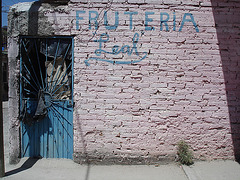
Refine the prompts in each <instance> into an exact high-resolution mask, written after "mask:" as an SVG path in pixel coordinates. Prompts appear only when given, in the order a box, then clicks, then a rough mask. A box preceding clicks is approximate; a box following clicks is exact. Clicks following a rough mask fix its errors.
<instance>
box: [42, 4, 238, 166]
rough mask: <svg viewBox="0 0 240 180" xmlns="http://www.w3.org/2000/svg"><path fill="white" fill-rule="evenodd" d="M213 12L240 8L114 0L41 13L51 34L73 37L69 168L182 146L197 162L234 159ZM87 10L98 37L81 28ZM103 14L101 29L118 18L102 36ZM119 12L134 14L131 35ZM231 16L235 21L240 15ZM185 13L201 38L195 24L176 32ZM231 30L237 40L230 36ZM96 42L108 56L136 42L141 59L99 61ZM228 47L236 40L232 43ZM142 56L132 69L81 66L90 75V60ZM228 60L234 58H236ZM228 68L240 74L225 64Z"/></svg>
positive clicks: (106, 64)
mask: <svg viewBox="0 0 240 180" xmlns="http://www.w3.org/2000/svg"><path fill="white" fill-rule="evenodd" d="M220 4H221V6H222V7H224V8H227V9H229V8H230V4H231V9H234V8H236V9H238V10H239V8H240V6H239V3H236V2H235V3H234V2H232V3H224V2H221V3H218V2H217V1H216V2H215V1H212V2H211V1H210V0H206V1H200V0H186V1H184V2H183V1H180V0H171V1H169V0H162V1H159V0H142V1H137V0H121V1H117V0H116V1H115V0H114V1H113V2H112V3H110V1H107V0H91V1H81V2H80V1H77V0H72V1H71V2H70V3H69V5H68V6H62V7H61V6H59V7H57V8H55V9H52V10H49V11H46V12H45V15H46V16H47V17H48V19H49V21H52V22H53V27H54V29H55V30H56V35H75V38H74V40H75V43H74V45H75V48H74V56H75V59H74V76H75V77H74V101H75V109H74V152H75V159H76V161H77V160H78V159H80V161H81V158H82V159H83V158H84V157H85V158H90V159H92V158H93V159H94V158H97V159H99V160H102V159H104V158H106V159H107V158H109V159H111V158H112V159H114V158H116V159H121V158H140V159H141V158H143V159H149V158H150V159H151V158H153V159H154V158H156V159H160V158H162V157H166V158H167V157H173V156H174V155H175V154H176V143H177V142H178V141H180V140H185V141H186V142H188V143H189V145H190V146H191V147H192V149H193V151H194V155H195V157H196V158H200V159H232V158H233V155H234V152H233V142H232V137H231V126H230V120H231V119H230V117H229V109H228V101H227V100H228V99H229V98H230V96H228V97H227V95H226V85H225V84H226V83H225V79H224V77H225V76H224V73H223V68H224V67H223V63H222V54H221V51H220V50H221V49H220V46H219V39H218V34H217V29H216V28H215V23H216V22H218V19H215V18H216V16H214V15H213V13H214V12H213V6H214V7H217V6H220ZM212 5H213V6H212ZM225 10H226V9H225ZM78 11H85V13H81V14H78V15H79V16H78V17H82V18H83V19H82V20H76V13H77V12H78ZM89 11H95V12H97V13H98V14H99V18H98V22H99V29H98V30H95V26H94V24H92V26H91V29H89V19H88V18H89ZM104 11H108V23H109V25H113V24H114V23H115V12H118V13H119V24H118V27H117V28H116V29H113V30H108V29H106V28H105V26H104V18H103V15H104ZM126 11H131V12H132V11H134V12H137V13H138V14H137V15H132V29H131V28H130V21H129V15H126V14H124V12H126ZM231 11H232V14H235V13H238V15H239V11H234V10H231ZM146 12H151V13H152V14H150V15H148V18H152V20H153V21H152V22H151V21H149V22H148V26H149V27H154V28H155V29H154V30H151V31H148V30H146V29H145V25H144V23H145V22H146V20H145V13H146ZM160 13H168V14H169V21H168V25H169V31H166V26H164V25H163V30H162V31H161V30H160V28H161V27H160V23H161V22H160ZM174 13H175V17H176V19H175V23H176V24H175V25H174V20H173V18H174ZM185 13H191V14H192V17H193V18H194V21H195V22H196V25H197V28H198V30H199V32H197V31H198V30H197V29H196V28H195V26H194V23H193V22H185V24H184V25H183V27H182V31H181V32H179V28H180V26H181V23H182V20H183V16H184V14H185ZM230 15H231V13H230ZM92 17H94V14H92ZM163 18H164V19H165V18H166V16H163ZM187 19H188V20H189V19H190V16H187ZM220 20H221V19H220ZM77 21H78V23H79V28H78V27H77V26H76V22H77ZM236 21H238V19H237V20H236ZM238 22H239V21H238ZM233 23H235V22H233ZM236 24H237V23H236ZM174 26H175V31H174ZM238 26H239V24H238ZM232 31H235V32H237V29H236V28H235V29H232ZM93 33H96V35H93ZM103 33H107V34H108V36H109V40H108V42H104V43H102V49H104V50H105V51H109V52H111V51H112V47H113V46H114V45H118V46H119V47H120V48H121V47H122V46H124V45H128V46H130V48H131V47H133V42H132V38H133V37H134V35H135V33H138V34H139V40H138V42H137V44H136V47H137V50H138V52H139V55H137V54H136V53H135V51H133V53H132V54H131V55H130V56H129V55H128V54H126V53H125V54H124V53H119V54H118V55H113V54H107V53H102V54H101V56H97V55H96V54H95V50H96V49H98V48H99V42H96V41H95V40H97V39H98V40H99V38H100V35H101V34H103ZM237 33H239V32H237ZM104 38H105V39H106V37H104ZM233 38H235V39H234V40H235V41H236V39H237V38H238V39H239V35H236V37H233ZM226 48H229V46H228V45H226ZM236 48H237V47H236ZM145 52H146V53H147V56H146V58H145V59H143V60H142V61H141V62H138V63H135V64H111V63H109V62H102V61H96V60H90V61H88V63H89V64H90V65H89V66H87V65H86V64H85V63H84V61H85V60H87V59H89V58H96V57H97V58H101V59H105V60H115V61H117V62H122V61H131V60H137V59H140V58H141V57H143V56H144V55H145ZM231 58H233V59H234V58H235V59H238V58H239V53H238V54H237V53H236V54H234V55H232V57H231ZM224 65H225V64H224ZM232 68H239V67H238V66H234V65H232ZM227 98H228V99H227ZM237 131H239V130H237Z"/></svg>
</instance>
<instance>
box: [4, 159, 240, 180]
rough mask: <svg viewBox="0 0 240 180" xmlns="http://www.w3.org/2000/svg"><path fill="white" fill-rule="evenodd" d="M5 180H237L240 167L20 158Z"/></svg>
mask: <svg viewBox="0 0 240 180" xmlns="http://www.w3.org/2000/svg"><path fill="white" fill-rule="evenodd" d="M3 179H6V180H11V179H15V180H30V179H31V180H32V179H34V180H35V179H36V180H38V179H39V180H40V179H41V180H44V179H49V180H50V179H51V180H65V179H69V180H75V179H76V180H148V179H149V180H239V179H240V165H239V164H238V163H236V162H234V161H230V160H228V161H212V162H195V164H194V165H192V166H190V167H188V166H178V165H177V164H175V163H171V164H168V165H159V166H154V165H151V166H143V165H138V166H134V165H132V166H126V165H123V166H121V165H111V166H100V165H90V166H87V165H79V164H76V163H74V162H73V161H72V160H68V159H40V160H37V159H28V158H23V159H22V160H21V161H20V163H19V164H17V165H9V164H6V176H5V177H4V178H3Z"/></svg>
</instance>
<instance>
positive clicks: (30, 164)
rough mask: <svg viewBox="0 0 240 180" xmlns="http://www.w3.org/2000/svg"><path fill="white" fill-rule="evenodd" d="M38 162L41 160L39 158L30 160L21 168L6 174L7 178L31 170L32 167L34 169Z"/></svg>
mask: <svg viewBox="0 0 240 180" xmlns="http://www.w3.org/2000/svg"><path fill="white" fill-rule="evenodd" d="M38 160H39V159H38V158H28V159H27V160H26V161H25V162H24V163H23V165H22V166H21V167H19V168H17V169H14V170H11V171H8V172H6V173H5V177H7V176H11V175H14V174H17V173H19V172H22V171H25V170H28V169H30V168H31V167H33V165H34V164H36V162H37V161H38Z"/></svg>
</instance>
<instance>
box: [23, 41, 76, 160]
mask: <svg viewBox="0 0 240 180" xmlns="http://www.w3.org/2000/svg"><path fill="white" fill-rule="evenodd" d="M72 50H73V39H72V38H71V37H52V38H34V37H21V38H20V119H21V155H22V157H45V158H68V159H72V154H73V71H72V70H73V52H72Z"/></svg>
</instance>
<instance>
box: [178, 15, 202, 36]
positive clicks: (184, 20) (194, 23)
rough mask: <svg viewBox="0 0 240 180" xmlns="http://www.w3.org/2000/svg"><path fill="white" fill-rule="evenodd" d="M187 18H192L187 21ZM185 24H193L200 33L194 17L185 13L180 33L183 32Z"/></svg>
mask: <svg viewBox="0 0 240 180" xmlns="http://www.w3.org/2000/svg"><path fill="white" fill-rule="evenodd" d="M187 17H190V19H187ZM185 22H192V23H193V25H194V27H195V30H196V32H199V29H198V27H197V23H196V22H195V21H194V17H193V15H192V14H191V13H185V14H184V16H183V20H182V23H181V26H180V28H179V32H180V31H182V28H183V25H184V24H185Z"/></svg>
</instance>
